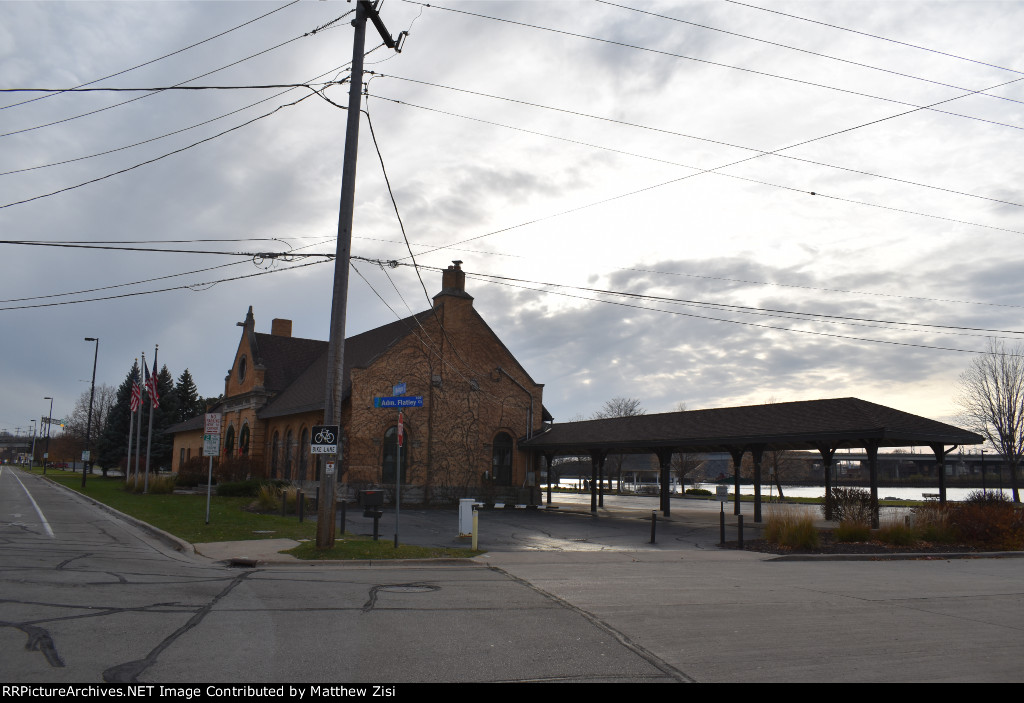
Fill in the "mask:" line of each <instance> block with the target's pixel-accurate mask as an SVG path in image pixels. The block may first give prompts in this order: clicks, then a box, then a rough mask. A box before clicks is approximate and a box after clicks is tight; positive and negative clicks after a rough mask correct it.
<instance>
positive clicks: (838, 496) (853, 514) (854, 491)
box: [821, 488, 873, 525]
mask: <svg viewBox="0 0 1024 703" xmlns="http://www.w3.org/2000/svg"><path fill="white" fill-rule="evenodd" d="M821 509H822V512H823V513H824V514H825V515H826V516H827V515H828V514H829V512H831V513H832V519H833V520H838V521H839V522H843V521H847V522H860V523H864V524H865V525H870V524H871V519H872V517H873V512H872V510H871V493H870V491H866V490H864V489H863V488H833V489H832V490H831V491H829V493H828V494H827V495H826V496H825V502H824V503H823V504H822V506H821Z"/></svg>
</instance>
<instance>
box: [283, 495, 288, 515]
mask: <svg viewBox="0 0 1024 703" xmlns="http://www.w3.org/2000/svg"><path fill="white" fill-rule="evenodd" d="M287 514H288V491H281V517H284V516H285V515H287Z"/></svg>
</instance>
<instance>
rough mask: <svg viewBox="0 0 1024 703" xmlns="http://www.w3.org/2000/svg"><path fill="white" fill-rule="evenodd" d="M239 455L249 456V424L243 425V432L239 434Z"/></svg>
mask: <svg viewBox="0 0 1024 703" xmlns="http://www.w3.org/2000/svg"><path fill="white" fill-rule="evenodd" d="M238 453H239V454H240V455H241V456H249V423H248V422H247V423H245V424H244V425H242V431H241V432H240V433H239V434H238Z"/></svg>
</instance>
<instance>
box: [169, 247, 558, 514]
mask: <svg viewBox="0 0 1024 703" xmlns="http://www.w3.org/2000/svg"><path fill="white" fill-rule="evenodd" d="M460 263H461V262H455V264H454V265H453V266H449V267H448V269H447V270H445V271H444V272H443V276H442V288H441V292H440V293H438V294H437V295H435V296H434V299H433V300H434V306H433V308H431V309H430V310H426V311H424V312H421V313H419V314H416V315H413V316H412V317H408V318H405V319H403V320H397V321H395V322H391V323H389V324H386V325H383V326H381V327H378V328H376V329H373V330H370V331H368V332H364V333H363V334H359V335H356V336H354V337H350V338H348V339H347V340H346V341H345V357H344V361H345V369H344V381H343V384H344V390H343V404H342V409H341V423H340V424H341V428H342V429H341V431H342V440H343V441H342V446H343V456H342V464H341V467H340V472H339V473H340V479H339V481H340V483H341V484H343V485H345V484H347V485H348V486H350V487H354V488H355V487H364V486H384V487H390V486H393V485H394V482H395V466H396V463H395V462H396V453H397V452H396V445H397V442H396V437H397V420H398V412H397V410H393V409H380V408H375V407H374V398H375V397H381V396H385V397H386V396H391V395H392V388H393V386H394V385H395V384H398V383H405V384H406V393H405V395H408V396H422V398H423V406H422V407H419V408H407V409H405V410H404V431H405V437H404V439H405V441H404V446H403V447H402V452H401V461H402V472H403V474H402V475H403V478H402V483H403V489H402V492H403V496H407V497H408V498H409V499H411V500H414V501H415V500H417V499H418V500H430V501H436V500H449V499H453V498H456V497H460V496H463V495H471V496H477V495H488V494H490V495H494V496H495V497H496V498H501V497H504V498H505V499H506V500H508V499H514V500H516V501H517V502H525V501H527V500H531V499H532V500H539V491H537V490H536V484H537V477H538V473H537V470H536V469H535V468H534V466H533V461H534V460H533V458H532V456H531V455H530V454H529V453H527V452H521V451H519V448H518V444H519V442H520V441H521V440H524V439H526V438H527V437H529V436H531V435H533V434H535V433H537V432H538V431H539V430H540V429H541V427H542V423H543V422H545V421H550V419H551V418H550V416H549V415H548V414H547V411H546V410H544V407H543V405H542V400H543V385H541V384H539V383H537V382H536V381H534V380H533V378H531V377H530V375H529V373H527V371H526V370H525V369H524V368H523V367H522V365H520V364H519V362H518V361H517V360H516V359H515V357H514V356H513V355H512V353H511V352H510V351H509V350H508V348H507V347H506V346H505V345H504V344H503V343H502V342H501V340H500V339H498V337H497V335H495V334H494V332H493V330H491V328H490V327H489V326H488V325H487V323H486V322H485V321H484V319H483V318H482V317H481V316H480V314H479V313H478V312H477V311H476V309H475V308H474V307H473V297H472V296H471V295H469V294H468V293H467V292H466V289H465V281H466V275H465V273H463V271H462V269H461V268H460V265H459V264H460ZM239 325H240V326H241V327H242V335H241V339H240V340H239V342H238V349H237V351H236V352H235V358H234V361H233V363H232V365H231V370H230V371H229V372H228V375H227V377H226V378H225V379H224V400H223V401H222V402H221V403H220V404H219V405H218V406H217V407H216V408H213V409H212V412H219V413H222V414H223V420H222V433H221V448H222V457H248V458H250V459H251V460H252V462H251V463H252V466H254V467H256V469H255V471H254V473H256V472H258V473H259V475H261V476H264V477H268V478H281V479H286V480H290V481H293V482H307V481H316V480H318V479H319V475H318V473H317V471H318V470H317V468H316V462H315V461H314V457H312V456H311V455H310V431H311V428H312V427H313V426H315V425H319V424H322V420H323V409H324V395H325V383H326V380H325V379H326V371H327V342H325V341H320V340H313V339H301V338H297V337H293V336H292V323H291V321H290V320H285V319H275V320H273V321H272V323H271V331H270V334H265V333H259V332H256V322H255V317H254V315H253V311H252V308H251V307H250V308H249V312H248V314H247V315H246V317H245V321H244V322H241V323H239ZM170 431H171V432H172V433H173V434H174V463H173V467H172V468H173V470H178V469H179V468H180V467H181V465H182V464H184V463H185V462H187V461H189V460H190V459H193V458H195V457H199V456H201V454H202V431H203V425H202V418H201V417H200V418H196V419H194V420H191V421H188V422H185V423H181V424H180V425H178V426H176V427H173V428H171V430H170ZM407 491H411V493H408V492H407Z"/></svg>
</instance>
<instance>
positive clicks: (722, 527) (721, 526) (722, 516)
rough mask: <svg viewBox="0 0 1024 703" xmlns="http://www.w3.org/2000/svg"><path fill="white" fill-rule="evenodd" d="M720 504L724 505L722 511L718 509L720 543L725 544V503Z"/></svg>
mask: <svg viewBox="0 0 1024 703" xmlns="http://www.w3.org/2000/svg"><path fill="white" fill-rule="evenodd" d="M719 505H720V506H721V507H722V509H721V510H720V511H718V532H719V541H718V543H719V544H721V545H723V546H724V545H725V503H719Z"/></svg>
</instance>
